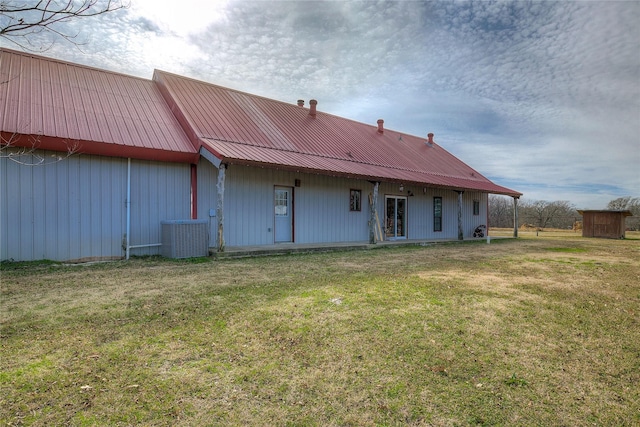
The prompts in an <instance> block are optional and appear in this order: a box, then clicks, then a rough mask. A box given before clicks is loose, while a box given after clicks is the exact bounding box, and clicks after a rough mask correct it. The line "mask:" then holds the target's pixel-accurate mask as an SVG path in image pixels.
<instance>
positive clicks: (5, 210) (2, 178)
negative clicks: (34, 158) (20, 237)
mask: <svg viewBox="0 0 640 427" xmlns="http://www.w3.org/2000/svg"><path fill="white" fill-rule="evenodd" d="M0 90H1V89H0ZM0 122H1V120H0ZM8 163H9V159H7V158H5V157H2V156H0V183H4V185H0V208H1V209H0V261H6V260H8V259H9V239H8V236H7V234H8V231H9V220H8V218H7V217H8V214H9V194H8V192H9V191H8V190H9V185H8V181H7V179H8V177H9V175H8V173H7V168H8V166H9V165H8Z"/></svg>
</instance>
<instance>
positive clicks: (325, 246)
mask: <svg viewBox="0 0 640 427" xmlns="http://www.w3.org/2000/svg"><path fill="white" fill-rule="evenodd" d="M498 238H499V239H503V238H505V237H490V238H487V237H483V238H471V239H466V240H458V239H431V240H422V239H415V240H412V239H409V240H385V241H381V242H378V243H376V244H370V243H368V242H341V243H309V244H298V243H278V244H273V245H257V246H227V247H225V250H224V252H218V251H216V250H215V248H210V249H209V254H210V255H211V256H212V257H214V258H221V259H222V258H242V257H254V256H267V255H286V254H294V253H309V252H331V251H355V250H372V249H381V248H388V247H398V246H431V245H435V244H445V243H462V242H472V241H486V242H487V243H488V242H489V241H490V240H489V239H491V240H495V239H498Z"/></svg>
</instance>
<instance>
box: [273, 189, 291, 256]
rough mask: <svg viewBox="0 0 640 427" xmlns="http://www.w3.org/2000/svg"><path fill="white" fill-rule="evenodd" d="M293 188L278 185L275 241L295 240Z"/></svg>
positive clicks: (275, 200) (275, 194)
mask: <svg viewBox="0 0 640 427" xmlns="http://www.w3.org/2000/svg"><path fill="white" fill-rule="evenodd" d="M292 196H293V188H291V187H276V188H275V191H274V209H275V212H274V214H275V224H274V228H275V233H274V234H275V242H276V243H283V242H292V241H293V209H292V207H293V203H292V200H291V198H292Z"/></svg>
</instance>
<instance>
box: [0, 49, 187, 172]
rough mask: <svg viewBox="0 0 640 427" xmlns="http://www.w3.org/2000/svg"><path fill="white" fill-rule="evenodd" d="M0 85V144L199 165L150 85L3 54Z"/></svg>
mask: <svg viewBox="0 0 640 427" xmlns="http://www.w3.org/2000/svg"><path fill="white" fill-rule="evenodd" d="M0 82H3V84H0V126H1V127H0V129H1V130H2V139H3V143H6V142H8V141H11V144H12V145H15V146H30V145H35V146H34V148H40V149H50V150H58V151H59V150H63V151H66V147H67V146H68V145H71V146H74V145H77V146H78V149H77V151H78V152H79V153H85V154H100V155H110V156H118V157H134V158H141V159H147V160H162V161H176V162H196V161H197V158H198V151H197V150H196V148H195V147H194V146H193V144H192V143H191V141H190V140H189V138H188V137H187V136H186V134H185V132H184V130H183V129H182V128H181V126H180V124H179V123H178V121H177V120H176V118H175V116H174V115H173V114H172V112H171V110H170V109H169V107H168V105H167V103H166V102H165V101H164V99H163V97H162V95H161V94H160V91H159V89H158V87H157V85H156V84H155V83H154V82H153V81H151V80H145V79H140V78H136V77H131V76H127V75H123V74H118V73H112V72H109V71H105V70H99V69H95V68H91V67H86V66H82V65H78V64H72V63H69V62H64V61H59V60H55V59H50V58H45V57H42V56H36V55H33V54H28V53H22V52H16V51H13V50H9V49H0ZM30 136H31V137H30ZM33 136H37V138H36V139H35V140H34V138H33Z"/></svg>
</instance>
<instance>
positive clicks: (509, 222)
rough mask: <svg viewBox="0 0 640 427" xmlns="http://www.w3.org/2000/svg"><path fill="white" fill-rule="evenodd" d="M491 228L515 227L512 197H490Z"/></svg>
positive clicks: (491, 195) (493, 195) (492, 195)
mask: <svg viewBox="0 0 640 427" xmlns="http://www.w3.org/2000/svg"><path fill="white" fill-rule="evenodd" d="M489 226H490V227H494V228H512V227H513V199H512V198H511V197H505V196H498V195H495V194H490V195H489Z"/></svg>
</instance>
